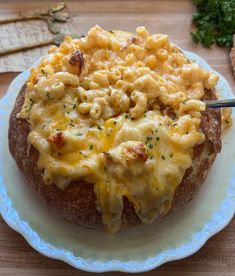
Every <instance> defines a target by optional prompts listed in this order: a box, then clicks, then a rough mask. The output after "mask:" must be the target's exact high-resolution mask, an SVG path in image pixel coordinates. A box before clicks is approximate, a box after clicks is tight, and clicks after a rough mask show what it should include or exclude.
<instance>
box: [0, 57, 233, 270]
mask: <svg viewBox="0 0 235 276" xmlns="http://www.w3.org/2000/svg"><path fill="white" fill-rule="evenodd" d="M185 54H186V55H187V56H188V57H189V58H190V59H194V60H196V61H197V62H198V63H199V64H201V65H202V66H203V67H204V68H206V69H208V70H212V69H211V68H210V67H209V65H208V64H207V63H206V62H205V61H204V60H203V59H201V58H200V57H198V56H197V55H195V54H192V53H189V52H185ZM37 63H38V62H37ZM37 63H36V64H37ZM34 66H35V64H34ZM28 76H29V71H26V72H24V73H22V74H20V75H19V76H18V77H17V78H16V79H15V80H14V81H13V82H12V83H11V85H10V87H9V90H8V92H7V94H6V96H5V97H4V98H3V99H2V100H1V101H0V129H1V131H0V211H1V214H2V217H3V219H4V220H5V221H6V223H7V224H8V225H9V226H10V227H11V228H13V229H15V230H16V231H18V232H19V233H21V234H22V235H23V236H24V237H25V239H26V240H27V241H28V243H29V244H30V245H31V246H32V247H33V248H35V249H36V250H37V251H39V252H40V253H42V254H43V255H46V256H48V257H51V258H55V259H60V260H63V261H65V262H67V263H69V264H71V265H72V266H74V267H76V268H79V269H82V270H86V271H92V272H104V271H125V272H141V271H147V270H150V269H153V268H156V267H158V266H159V265H161V264H163V263H165V262H168V261H173V260H177V259H181V258H184V257H187V256H189V255H191V254H193V253H195V252H196V251H197V250H198V249H199V248H200V247H201V246H202V245H203V244H204V243H205V242H206V240H207V239H208V238H210V237H211V236H212V235H214V234H215V233H217V232H218V231H220V230H221V229H222V228H224V227H225V225H227V224H228V222H229V221H230V220H231V218H232V217H233V214H234V211H235V166H234V160H235V139H234V135H235V126H232V127H231V128H230V129H229V130H227V131H225V133H224V134H223V148H222V152H221V153H220V154H219V155H218V157H217V158H216V161H215V163H214V165H213V167H212V169H211V170H210V173H209V175H208V177H207V179H206V181H205V183H204V185H203V186H202V187H201V189H200V191H199V192H198V193H197V195H196V196H195V198H194V200H193V201H191V202H190V203H189V204H188V205H187V208H183V209H181V210H179V211H178V212H176V213H175V214H172V215H170V216H168V217H166V218H163V219H161V220H160V222H158V223H154V224H152V225H139V226H137V227H134V228H131V229H127V230H123V231H121V232H120V233H118V234H116V235H114V236H110V235H107V234H105V233H104V232H102V231H97V230H90V229H85V228H81V227H79V226H75V225H72V224H69V223H67V222H65V221H63V220H62V219H60V218H57V217H54V216H53V215H51V214H50V212H49V211H48V210H47V209H46V208H45V207H43V206H42V205H41V203H40V202H39V201H38V199H37V197H36V196H35V195H34V194H33V193H32V191H31V190H30V189H29V188H28V185H27V183H26V181H25V180H24V178H23V177H22V176H21V173H20V171H19V170H18V168H17V167H16V164H15V162H14V160H13V158H12V157H11V155H10V153H9V150H8V141H7V129H8V119H9V114H10V112H11V110H12V108H13V104H14V102H15V98H16V96H17V94H18V93H19V91H20V88H21V87H22V85H23V84H24V83H25V81H26V80H27V78H28ZM218 92H219V93H220V94H221V95H222V97H223V98H227V97H232V96H233V94H232V91H231V89H230V87H229V84H228V82H227V81H226V80H225V79H224V78H223V77H222V76H220V81H219V83H218ZM233 116H234V115H233Z"/></svg>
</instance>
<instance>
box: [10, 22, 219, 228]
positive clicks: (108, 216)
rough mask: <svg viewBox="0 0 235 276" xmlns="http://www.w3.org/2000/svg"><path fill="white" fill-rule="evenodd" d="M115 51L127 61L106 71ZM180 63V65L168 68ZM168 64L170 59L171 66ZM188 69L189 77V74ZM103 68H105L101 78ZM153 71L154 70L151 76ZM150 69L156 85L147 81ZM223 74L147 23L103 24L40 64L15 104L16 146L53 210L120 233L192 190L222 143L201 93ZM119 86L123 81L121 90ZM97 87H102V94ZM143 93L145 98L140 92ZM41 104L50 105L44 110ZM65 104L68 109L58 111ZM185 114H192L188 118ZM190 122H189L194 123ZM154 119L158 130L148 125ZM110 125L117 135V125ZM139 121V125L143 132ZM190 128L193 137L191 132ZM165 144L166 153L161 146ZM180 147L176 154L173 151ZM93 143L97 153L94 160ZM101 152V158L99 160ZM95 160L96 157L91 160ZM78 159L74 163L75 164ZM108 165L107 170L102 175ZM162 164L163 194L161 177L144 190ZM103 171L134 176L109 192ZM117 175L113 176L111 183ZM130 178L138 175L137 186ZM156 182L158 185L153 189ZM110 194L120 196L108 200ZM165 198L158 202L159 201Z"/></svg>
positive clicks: (210, 95)
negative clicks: (110, 27)
mask: <svg viewBox="0 0 235 276" xmlns="http://www.w3.org/2000/svg"><path fill="white" fill-rule="evenodd" d="M140 45H142V46H140ZM132 46H133V47H132ZM97 52H98V53H99V54H97ZM106 52H108V53H109V56H108V58H107V57H105V55H106V54H107V53H106ZM115 53H116V55H117V56H118V55H121V58H120V60H121V61H120V64H121V65H120V64H117V63H115V62H116V61H115V62H114V64H112V65H111V67H109V68H108V70H107V68H106V67H105V65H107V64H105V62H106V63H108V62H110V60H111V59H112V58H113V56H112V55H114V54H115ZM122 55H124V57H123V56H122ZM117 56H115V57H117ZM154 57H155V58H154ZM176 57H177V58H176ZM124 58H125V62H126V68H124V71H122V70H123V67H125V66H123V60H124ZM157 58H158V59H157ZM92 59H94V60H92ZM105 59H106V60H105ZM166 61H169V63H170V64H169V63H168V64H167V66H168V67H166V66H165V67H164V65H166V64H165V63H166ZM112 62H113V60H112ZM157 62H159V64H158V63H157ZM177 62H178V63H177ZM172 64H173V65H174V66H171V70H172V71H171V72H166V70H168V69H167V68H169V65H172ZM191 65H192V66H191ZM109 66H110V65H109ZM115 66H116V67H115ZM118 66H119V67H118ZM159 67H161V69H162V68H164V69H162V72H160V71H159ZM183 67H184V70H182V68H183ZM104 68H106V69H104ZM190 68H193V69H190ZM112 69H117V70H116V71H115V70H113V71H112ZM125 69H126V71H125ZM130 69H131V70H130ZM105 70H106V72H105ZM133 70H134V74H133V72H132V71H133ZM177 70H178V71H177ZM190 70H191V71H190ZM193 70H194V71H193ZM107 71H109V72H107ZM110 71H111V72H112V74H110ZM182 71H184V74H185V77H186V78H184V80H183V81H182ZM120 72H121V74H120ZM176 72H177V73H176ZM61 73H63V74H64V75H63V76H62V74H61ZM68 74H69V76H70V77H71V78H70V80H69V81H68V80H67V79H65V77H67V76H68ZM138 74H139V75H138ZM177 74H178V76H179V79H180V84H179V85H180V86H181V89H183V88H184V91H181V92H182V93H180V94H177V93H178V91H176V90H177V89H179V88H178V87H176V88H174V84H175V83H174V81H175V79H174V77H172V76H177ZM101 75H105V76H102V77H100V76H101ZM107 75H108V77H107ZM110 75H111V76H110ZM133 75H134V77H133ZM146 75H147V76H148V77H147V78H143V77H145V76H146ZM55 76H56V77H55ZM169 76H171V81H169V80H170V79H169ZM141 77H142V79H141ZM150 77H152V79H153V84H152V83H149V82H148V80H149V79H150ZM154 77H155V78H156V79H154ZM132 78H134V79H132ZM158 78H159V79H158ZM164 78H165V79H164ZM154 80H159V82H160V84H161V85H159V86H156V87H155V88H154V89H152V86H151V85H157V84H156V82H154ZM216 80H217V77H216V76H215V75H214V74H212V73H209V72H206V71H205V70H203V69H201V68H200V67H199V66H197V65H195V63H193V62H191V61H189V60H188V59H187V58H185V57H184V55H183V54H182V52H181V51H180V50H179V49H178V48H177V47H176V46H175V45H173V44H172V43H170V42H169V40H168V38H167V36H164V35H152V36H150V35H149V33H148V32H147V31H146V30H145V29H144V28H142V27H141V28H138V29H137V34H136V35H133V34H130V33H126V32H121V31H105V30H103V29H101V28H100V27H98V26H96V27H94V28H92V29H91V30H90V31H89V32H88V36H87V37H85V38H82V39H78V40H71V38H66V39H65V42H64V43H63V44H62V45H61V46H60V48H58V49H56V48H53V49H52V50H51V53H50V55H49V56H48V57H47V58H46V59H44V61H42V63H41V64H40V65H39V66H38V67H37V68H35V69H33V70H32V73H31V76H30V78H29V81H28V83H27V84H26V85H25V86H24V87H23V88H22V89H21V92H20V94H19V96H18V98H17V100H16V103H15V106H14V109H13V111H12V113H11V117H10V125H9V147H10V152H11V154H12V156H13V158H14V159H15V161H16V163H17V165H18V167H19V168H20V170H21V171H22V173H23V174H24V175H25V176H26V179H27V181H28V182H29V184H30V185H31V187H32V188H33V189H34V190H35V191H36V193H37V194H39V196H40V197H41V198H42V200H43V201H44V202H45V203H46V204H47V205H48V207H49V209H50V210H51V211H53V212H56V213H58V214H60V215H61V216H62V217H64V218H65V219H66V220H68V221H71V222H73V223H77V224H79V225H82V226H85V227H91V228H100V227H105V229H106V230H107V231H109V232H111V233H115V232H117V231H118V230H119V229H120V228H121V227H127V226H131V225H135V224H138V223H141V222H144V223H150V222H152V221H154V220H156V219H158V218H160V217H161V216H165V215H167V214H169V213H170V212H172V211H174V210H175V209H177V208H178V207H179V206H182V205H185V204H186V203H187V202H188V201H189V200H191V199H192V198H193V196H194V195H195V193H196V190H197V189H198V187H199V186H200V185H201V184H202V183H203V181H204V179H205V177H206V175H207V173H208V171H209V169H210V167H211V165H212V163H213V161H214V159H215V157H216V155H217V153H218V152H219V151H220V149H221V140H220V137H221V114H220V110H213V109H205V105H203V102H202V100H203V99H215V98H216V93H215V90H214V86H215V84H216ZM118 81H119V82H118ZM167 81H168V82H169V84H170V85H171V87H170V89H171V93H170V94H171V95H176V94H177V98H176V97H175V98H174V101H169V98H170V97H165V96H166V95H167V93H168V92H169V91H166V90H165V89H163V88H164V87H165V88H168V89H169V86H167V85H168V83H167ZM162 82H163V83H162ZM45 83H46V86H45ZM61 83H62V84H61ZM133 83H134V85H135V86H134V87H133V86H132V84H133ZM198 83H200V84H198ZM53 85H54V88H55V87H56V88H58V87H59V88H61V87H63V89H57V90H56V89H54V90H53V89H51V87H52V86H53ZM125 85H128V87H125ZM45 87H46V88H48V87H49V88H50V90H48V89H45ZM149 87H150V88H149ZM158 87H159V88H161V87H163V88H162V90H160V89H159V91H160V92H159V91H158V92H156V91H157V90H156V89H157V88H158ZM192 87H193V88H194V90H193V89H192ZM112 89H113V90H114V89H115V93H113V90H112ZM62 90H63V91H62ZM110 90H111V92H110ZM91 91H92V93H93V94H95V97H93V98H92V97H91V94H92V93H91ZM94 91H95V93H94ZM100 91H101V92H102V93H101V92H100ZM119 91H121V92H122V93H121V95H122V102H121V104H120V105H117V104H116V103H117V96H116V97H114V96H115V95H120V93H119ZM88 92H89V93H88ZM98 92H99V93H100V94H97V93H98ZM137 92H138V93H137ZM32 93H33V94H32ZM48 93H49V94H48ZM53 93H54V94H53ZM157 93H158V95H156V94H157ZM71 94H72V100H76V102H75V103H74V101H71V97H70V99H67V98H66V96H68V95H69V96H71ZM168 94H169V93H168ZM32 95H33V98H31V96H32ZM112 95H114V96H113V100H112V98H111V96H112ZM143 95H144V97H146V98H141V97H143ZM89 97H91V99H90V98H89ZM102 98H105V99H106V100H108V104H107V105H106V106H102V105H100V106H101V108H100V109H99V111H97V112H98V113H99V115H97V114H96V110H97V109H96V107H99V103H100V102H102V101H101V100H99V101H98V102H97V101H96V102H94V99H102ZM138 99H141V108H140V109H141V111H139V110H140V109H138V110H136V109H135V107H136V105H137V101H138ZM188 100H191V102H188ZM192 100H194V101H192ZM126 102H128V106H126ZM65 103H66V104H65ZM143 103H145V108H144V109H143V105H144V104H143ZM36 104H37V105H38V106H37V105H36ZM74 104H75V105H76V106H75V107H74ZM67 105H68V106H67ZM48 106H50V107H49V109H48ZM58 106H59V108H58ZM88 106H89V108H88ZM185 106H187V108H186V109H185ZM35 107H37V108H35ZM39 107H40V108H41V109H40V108H39ZM50 108H52V110H51V109H50ZM61 108H62V110H63V111H61ZM38 110H41V113H39V114H38V113H37V112H38ZM58 110H59V111H60V112H59V115H58V114H57V115H56V116H55V117H53V116H54V115H55V113H56V112H57V113H58ZM104 110H105V112H104ZM48 112H49V113H48ZM108 112H109V113H108ZM74 113H75V114H74ZM61 114H62V117H63V118H61ZM59 116H60V117H59ZM70 116H71V117H70ZM97 116H98V117H97ZM51 118H52V119H53V120H52V121H50V122H49V123H48V122H47V125H46V123H45V120H48V119H49V120H50V119H51ZM64 118H67V119H66V122H65V123H64V121H63V122H62V123H61V120H62V119H64ZM182 118H184V119H187V120H186V121H185V122H183V121H182ZM41 119H42V120H41ZM180 120H181V121H180ZM192 120H193V121H192ZM84 122H85V123H84ZM143 122H144V123H143ZM188 122H190V123H188ZM52 123H53V124H54V125H53V126H52V125H51V124H52ZM155 123H157V124H156V126H155V125H154V124H155ZM183 123H185V124H186V125H187V124H189V126H188V127H189V129H187V126H185V125H182V124H183ZM107 124H108V126H107ZM177 124H178V125H179V126H177ZM180 124H181V125H180ZM48 125H49V127H48ZM58 125H59V126H60V128H59V127H58ZM61 125H62V126H61ZM84 125H85V127H84ZM146 125H147V130H150V131H151V133H150V134H149V133H148V134H146V133H145V130H144V128H145V127H146ZM153 125H154V127H153ZM116 127H119V129H118V131H116V130H115V128H116ZM38 128H40V131H39V130H38ZM47 128H49V130H48V131H47ZM110 128H111V130H113V131H114V132H115V135H113V134H111V133H109V129H110ZM81 130H83V131H82V132H83V133H81ZM130 130H131V131H132V132H131V133H132V134H130ZM137 130H138V131H139V133H137V134H136V132H137ZM156 130H157V131H156ZM66 131H67V132H66ZM75 131H76V133H75ZM121 131H122V132H121ZM182 131H183V133H180V132H182ZM88 132H89V134H88ZM97 132H98V133H101V132H102V133H103V132H104V134H102V135H105V136H107V137H106V138H105V141H103V140H104V138H103V136H102V135H100V134H99V135H98V136H95V135H97ZM120 132H121V135H119V134H120ZM30 133H31V134H30ZM71 133H72V134H73V136H72V137H71V135H70V134H71ZM90 133H93V134H91V135H90ZM133 133H134V134H133ZM169 133H170V134H169ZM81 134H82V135H81ZM190 134H192V135H191V138H190V139H187V138H188V136H190ZM30 135H31V136H30ZM35 135H36V136H35ZM37 135H39V136H37ZM40 135H41V136H40ZM89 135H90V136H89ZM138 135H139V136H138ZM81 136H85V138H84V140H83V141H80V139H81ZM74 137H75V138H74ZM94 137H96V139H94ZM97 137H98V138H97ZM120 137H121V138H120ZM123 137H124V138H123ZM136 137H137V138H136ZM172 137H173V138H174V139H173V141H172ZM178 138H179V139H178ZM110 139H112V142H110ZM153 140H154V143H152V141H153ZM27 141H28V142H27ZM107 141H108V146H107ZM169 141H170V142H169ZM38 142H39V143H38ZM91 142H92V143H91ZM81 144H82V146H81ZM44 146H45V147H44ZM77 146H78V148H77ZM163 148H164V150H165V151H166V153H167V154H165V153H164V154H163V153H162V149H163ZM48 149H49V152H48ZM133 149H134V150H133ZM173 150H174V153H173V152H171V151H173ZM81 152H82V153H81ZM87 152H88V153H87ZM89 152H93V153H92V158H90V159H89V155H90V154H89ZM74 153H75V157H76V160H77V159H79V160H80V158H78V157H77V153H79V154H82V155H83V156H84V155H85V157H83V159H82V160H86V159H89V166H90V167H89V169H90V170H91V171H92V173H90V172H89V173H87V170H85V171H84V170H83V171H82V172H81V171H79V170H80V168H81V167H82V166H81V164H80V163H79V162H78V161H76V160H75V163H74V159H73V158H72V157H74ZM55 154H56V156H55ZM40 156H41V157H40ZM97 156H99V158H100V159H96V158H97ZM120 156H121V158H119V157H120ZM39 157H40V158H39ZM42 157H45V158H42ZM63 158H64V159H63ZM58 160H59V165H58V162H57V161H58ZM94 160H95V161H96V162H94V163H92V161H94ZM156 160H157V162H156ZM61 163H62V165H61ZM65 163H66V164H65ZM91 163H92V165H90V164H91ZM154 163H156V164H154ZM54 164H56V166H53V165H54ZM67 164H69V166H70V167H69V169H70V170H69V169H68V172H66V170H65V168H66V166H65V165H67ZM97 164H99V166H97ZM104 164H105V165H104ZM182 164H183V167H182ZM50 165H52V168H51V167H50ZM49 167H50V168H49ZM146 167H147V168H146ZM159 167H160V168H161V170H160V171H157V170H156V168H159ZM74 168H76V170H75V172H74V171H71V169H72V170H74ZM86 168H87V164H86ZM101 168H102V176H99V172H100V171H101ZM166 168H168V171H167V173H166ZM61 170H62V173H61ZM52 171H53V173H52ZM78 171H79V174H78ZM156 171H157V173H156V174H157V175H156V176H155V178H156V179H158V177H163V178H162V179H163V180H162V181H163V183H164V185H162V186H163V187H162V188H161V193H160V192H159V193H158V192H156V194H154V189H156V190H159V189H160V188H159V187H160V186H159V183H158V181H157V184H156V183H153V184H152V186H151V187H150V188H149V187H147V190H145V191H142V192H141V191H140V193H139V195H138V191H136V187H137V188H139V187H144V188H145V189H146V185H145V186H144V185H142V183H144V181H143V179H144V178H147V180H148V181H146V183H149V181H151V178H152V174H153V173H155V172H156ZM171 171H172V172H171ZM149 172H151V174H150V173H149ZM163 172H164V173H163ZM94 175H95V176H94ZM97 175H98V176H97ZM104 175H105V176H107V175H109V176H110V177H111V178H112V179H119V181H120V180H121V181H123V183H124V182H125V181H128V180H127V179H129V178H131V180H132V181H131V183H129V182H128V184H126V183H125V185H124V184H122V183H121V184H120V182H119V183H118V184H119V186H120V187H119V186H117V185H116V184H117V183H116V182H117V181H116V182H115V181H114V182H115V183H114V184H113V186H114V187H116V188H117V189H116V190H114V191H113V190H111V189H110V190H108V192H107V187H109V186H105V187H104V186H103V183H100V182H99V177H101V179H102V177H103V176H104ZM148 177H149V179H148ZM168 177H169V179H168ZM97 179H98V180H97ZM109 182H110V179H109V181H107V183H109ZM107 183H106V184H107ZM131 184H136V187H133V185H132V186H131ZM105 189H106V190H105ZM151 189H152V190H151ZM148 190H151V192H153V193H149V194H148ZM104 191H106V192H104ZM110 195H112V199H111V202H109V201H108V200H107V199H108V198H109V197H110ZM141 196H142V198H141ZM156 198H157V199H158V201H159V202H160V203H159V204H156ZM115 200H116V201H115ZM122 203H123V205H122ZM155 204H156V205H155ZM112 208H113V210H112ZM151 208H152V209H151ZM114 211H115V212H114Z"/></svg>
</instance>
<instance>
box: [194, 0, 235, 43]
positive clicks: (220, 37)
mask: <svg viewBox="0 0 235 276" xmlns="http://www.w3.org/2000/svg"><path fill="white" fill-rule="evenodd" d="M193 3H194V4H195V5H196V7H197V12H196V13H194V14H193V19H192V20H193V23H194V24H195V26H196V27H197V30H196V31H195V32H192V33H191V35H192V38H193V40H194V41H195V42H197V43H198V42H201V43H202V44H203V45H204V46H205V47H210V46H211V45H212V44H214V43H215V44H217V45H218V46H225V47H228V48H231V47H232V45H233V34H234V33H235V0H193Z"/></svg>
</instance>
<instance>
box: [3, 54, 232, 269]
mask: <svg viewBox="0 0 235 276" xmlns="http://www.w3.org/2000/svg"><path fill="white" fill-rule="evenodd" d="M184 53H185V54H186V55H187V57H188V58H190V59H193V60H196V61H197V62H198V63H199V64H200V65H202V66H203V67H204V68H206V69H208V70H210V71H213V70H212V69H211V68H210V66H209V65H208V64H207V63H206V62H205V61H204V60H203V59H202V58H200V57H199V56H198V55H196V54H193V53H191V52H187V51H184ZM38 62H39V61H37V62H36V63H35V64H37V63H38ZM35 64H34V66H35ZM29 72H30V71H29V70H28V71H25V72H23V73H21V74H20V75H19V76H18V77H17V78H16V79H15V80H14V81H13V82H12V83H11V85H10V87H9V90H11V87H12V86H13V85H16V84H17V83H18V82H20V83H21V84H22V83H23V82H22V80H24V81H25V80H26V79H27V77H28V75H29ZM216 73H217V72H216ZM217 74H218V75H219V76H220V80H221V85H223V86H224V85H225V86H226V90H227V91H228V92H227V96H231V95H232V91H231V88H230V86H229V84H228V83H227V81H226V80H225V79H224V78H223V77H222V76H221V75H220V74H219V73H217ZM19 90H20V87H19ZM19 90H18V91H19ZM12 97H13V96H12V95H10V94H9V93H7V94H6V95H5V96H4V97H3V98H2V99H1V100H0V118H1V117H4V116H6V114H7V113H9V104H8V102H9V100H11V98H12ZM13 98H14V97H13ZM13 98H12V100H13ZM6 126H7V122H6V121H4V120H0V128H1V129H3V128H4V127H6ZM0 136H1V133H0ZM0 138H1V137H0ZM3 146H4V145H3V144H0V149H1V147H3ZM2 170H3V166H2V163H1V162H0V212H1V215H2V217H3V219H4V220H5V222H6V223H7V224H8V225H9V226H10V227H11V228H12V229H14V230H15V231H17V232H19V233H20V234H21V235H22V236H23V237H24V238H25V239H26V241H27V242H28V243H29V244H30V245H31V246H32V247H33V248H34V249H35V250H37V251H38V252H40V253H41V254H43V255H45V256H47V257H50V258H53V259H58V260H62V261H64V262H66V263H68V264H70V265H72V266H73V267H75V268H78V269H81V270H84V271H89V272H107V271H122V272H131V273H135V272H145V271H149V270H151V269H154V268H156V267H158V266H160V265H162V264H164V263H166V262H169V261H175V260H179V259H182V258H185V257H188V256H190V255H192V254H193V253H195V252H196V251H198V250H199V249H200V248H201V247H202V246H203V245H204V244H205V242H206V241H207V240H208V239H209V238H210V237H212V236H213V235H215V234H216V233H218V232H219V231H220V230H222V229H223V228H224V227H225V226H226V225H227V224H228V223H229V222H230V220H231V219H232V217H233V215H234V213H235V175H234V176H233V178H232V180H231V183H230V185H229V187H228V190H227V194H226V196H225V198H224V200H223V202H222V204H221V205H220V208H219V210H218V211H217V212H215V213H214V214H213V216H212V217H211V219H210V220H209V221H207V223H206V224H205V225H204V227H203V229H202V230H201V231H198V232H197V233H195V234H194V236H193V238H192V239H191V240H190V242H187V243H185V244H182V245H181V246H178V247H177V248H172V249H169V250H165V251H163V252H161V253H160V254H157V255H156V256H153V257H151V258H147V259H146V260H144V261H131V260H128V261H119V260H113V259H112V260H109V261H106V262H103V261H102V260H98V259H97V260H96V261H92V262H91V261H89V260H86V259H83V258H81V257H77V256H75V255H73V254H72V253H71V252H70V251H67V250H64V249H61V248H57V247H55V246H53V245H52V244H50V243H48V242H45V241H44V240H43V239H41V238H40V236H39V234H38V233H37V232H36V231H34V229H32V228H31V227H30V226H29V224H28V223H27V222H26V221H24V220H23V219H21V218H20V216H19V214H18V211H17V210H16V209H14V207H13V204H12V200H11V198H10V197H9V196H8V195H7V191H6V187H5V184H4V179H3V177H2V175H3V171H2Z"/></svg>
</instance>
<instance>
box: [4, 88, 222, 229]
mask: <svg viewBox="0 0 235 276" xmlns="http://www.w3.org/2000/svg"><path fill="white" fill-rule="evenodd" d="M24 96H25V87H23V88H22V89H21V91H20V93H19V95H18V97H17V99H16V103H15V106H14V108H13V111H12V113H11V116H10V121H9V133H8V136H9V148H10V152H11V154H12V156H13V158H14V159H15V161H16V163H17V165H18V167H19V169H20V170H21V171H22V173H23V174H24V176H25V177H26V179H27V180H28V182H29V183H30V185H31V187H32V188H33V190H35V191H36V193H37V194H38V195H39V196H40V197H41V199H42V200H43V201H44V202H45V203H46V204H47V205H48V207H49V209H50V210H52V211H54V212H56V213H58V214H59V215H60V216H62V217H64V218H65V219H66V220H68V221H70V222H73V223H76V224H79V225H82V226H85V227H90V228H99V227H102V218H101V214H100V213H99V212H98V211H97V210H96V204H95V201H96V197H95V193H94V191H93V185H92V184H88V183H86V182H84V181H75V182H73V183H70V185H69V186H68V187H67V188H66V189H65V190H64V191H62V190H60V189H58V188H57V187H56V186H55V185H54V184H53V185H45V184H44V182H43V178H42V176H43V172H42V171H40V170H39V169H38V167H37V160H38V151H37V150H36V149H35V148H34V147H33V146H30V147H29V146H28V143H27V136H28V133H29V131H30V125H29V123H28V122H27V121H26V120H22V119H17V118H16V114H17V113H18V112H20V110H21V108H22V105H23V102H24ZM204 97H205V99H215V98H216V96H215V93H214V91H211V90H207V91H205V96H204ZM201 128H202V130H203V132H204V133H205V136H206V140H205V142H204V143H203V144H201V145H198V146H196V147H194V156H193V164H192V166H191V167H190V168H189V169H187V171H186V173H185V175H184V177H183V179H182V182H181V183H180V185H179V186H178V187H177V189H176V191H175V195H174V198H173V201H172V206H171V209H170V211H169V213H170V212H172V211H174V210H175V209H177V208H178V207H179V206H182V205H184V204H185V203H187V202H188V201H190V200H191V199H192V198H193V196H194V195H195V192H196V191H197V189H198V187H199V186H200V185H201V184H202V183H203V181H204V179H205V177H206V175H207V173H208V171H209V169H210V167H211V165H212V163H213V161H214V159H215V157H216V155H217V153H218V152H219V151H220V149H221V140H220V136H221V115H220V110H218V109H207V110H206V111H204V112H203V114H202V122H201ZM138 223H140V220H139V218H138V217H137V215H136V213H135V210H134V208H133V205H132V204H131V203H130V202H129V201H128V200H127V199H126V198H124V211H123V215H122V224H123V226H128V225H135V224H138Z"/></svg>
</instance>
